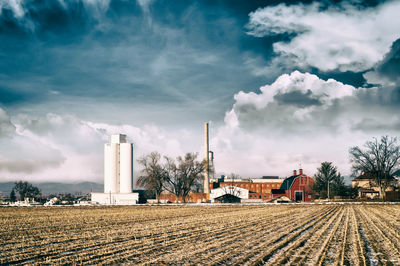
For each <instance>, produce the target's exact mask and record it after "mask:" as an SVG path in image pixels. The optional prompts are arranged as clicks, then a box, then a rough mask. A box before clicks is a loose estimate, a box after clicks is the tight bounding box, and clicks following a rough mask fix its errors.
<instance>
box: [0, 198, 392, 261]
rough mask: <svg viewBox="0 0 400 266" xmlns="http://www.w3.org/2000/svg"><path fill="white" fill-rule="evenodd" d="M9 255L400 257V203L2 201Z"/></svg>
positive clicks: (0, 249) (4, 254) (1, 232)
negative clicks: (93, 204) (25, 205)
mask: <svg viewBox="0 0 400 266" xmlns="http://www.w3.org/2000/svg"><path fill="white" fill-rule="evenodd" d="M0 241H1V242H0V254H1V256H0V264H30V265H31V264H43V263H52V264H65V263H68V264H97V263H104V264H112V263H114V264H116V263H124V264H189V265H190V264H201V265H203V264H205V265H208V264H240V265H242V264H244V265H260V264H273V265H277V264H306V265H309V264H313V265H314V264H318V265H320V264H324V265H330V264H335V265H337V264H340V265H343V264H345V265H376V264H381V263H382V264H394V265H400V205H383V204H381V205H378V204H327V205H251V206H246V205H220V206H216V205H210V206H204V205H203V206H191V205H183V206H129V207H32V208H11V207H7V208H1V209H0Z"/></svg>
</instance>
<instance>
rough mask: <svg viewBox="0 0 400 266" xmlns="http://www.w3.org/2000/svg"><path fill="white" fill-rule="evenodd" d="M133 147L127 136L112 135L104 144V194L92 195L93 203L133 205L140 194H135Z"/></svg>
mask: <svg viewBox="0 0 400 266" xmlns="http://www.w3.org/2000/svg"><path fill="white" fill-rule="evenodd" d="M132 191H133V145H132V143H128V142H126V135H122V134H117V135H111V141H110V143H106V144H104V193H91V196H92V202H95V203H99V204H102V205H133V204H137V203H138V201H139V193H133V192H132Z"/></svg>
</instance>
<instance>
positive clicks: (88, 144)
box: [0, 113, 200, 182]
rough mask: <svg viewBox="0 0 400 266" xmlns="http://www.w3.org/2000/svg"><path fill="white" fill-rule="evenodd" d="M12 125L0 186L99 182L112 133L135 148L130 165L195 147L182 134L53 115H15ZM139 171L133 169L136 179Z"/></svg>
mask: <svg viewBox="0 0 400 266" xmlns="http://www.w3.org/2000/svg"><path fill="white" fill-rule="evenodd" d="M5 115H6V114H5ZM7 117H8V116H7ZM12 120H13V123H14V125H15V128H16V133H15V136H14V137H12V138H8V139H6V138H3V139H1V140H0V141H1V146H2V150H1V151H0V179H1V180H14V179H21V178H22V179H27V180H33V181H43V180H47V181H51V180H53V181H54V180H57V181H61V182H73V181H82V180H91V181H97V182H102V180H103V147H104V143H106V142H108V141H109V138H110V135H111V134H117V133H124V134H127V136H128V139H129V140H130V141H132V142H133V143H134V150H135V152H134V154H135V159H137V158H138V157H140V156H142V155H144V154H148V153H150V152H152V151H159V152H160V153H162V154H163V155H168V156H174V157H175V156H178V155H183V154H184V153H185V152H192V151H196V150H199V148H198V145H199V142H196V141H192V139H193V136H192V133H191V132H190V131H187V130H178V131H175V132H169V131H165V130H163V129H161V128H160V127H157V126H155V125H145V126H143V127H141V128H139V127H134V126H131V125H110V124H105V123H94V122H90V121H84V120H81V119H79V118H77V117H76V116H72V115H58V114H54V113H48V114H47V115H46V116H43V117H34V116H31V115H27V114H19V115H17V116H15V117H12ZM176 136H179V138H177V137H176ZM199 139H200V138H199ZM190 142H191V143H192V144H188V145H187V144H186V145H184V146H183V143H190ZM139 170H140V169H139V167H138V166H137V165H136V164H135V168H134V171H135V176H137V174H138V172H139Z"/></svg>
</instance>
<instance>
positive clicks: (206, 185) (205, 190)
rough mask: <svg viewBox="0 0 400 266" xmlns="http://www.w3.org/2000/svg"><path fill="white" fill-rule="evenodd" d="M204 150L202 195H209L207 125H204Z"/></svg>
mask: <svg viewBox="0 0 400 266" xmlns="http://www.w3.org/2000/svg"><path fill="white" fill-rule="evenodd" d="M204 148H205V157H204V160H205V166H204V182H203V193H205V194H210V185H209V174H210V158H209V142H208V123H207V122H206V123H204Z"/></svg>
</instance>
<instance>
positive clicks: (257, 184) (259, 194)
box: [210, 176, 284, 201]
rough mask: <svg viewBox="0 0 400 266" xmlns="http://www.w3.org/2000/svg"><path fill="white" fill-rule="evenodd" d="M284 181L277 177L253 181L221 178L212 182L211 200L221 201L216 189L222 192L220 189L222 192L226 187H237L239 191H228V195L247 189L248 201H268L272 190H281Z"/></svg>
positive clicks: (266, 177) (252, 179)
mask: <svg viewBox="0 0 400 266" xmlns="http://www.w3.org/2000/svg"><path fill="white" fill-rule="evenodd" d="M283 180H284V179H282V178H279V177H277V176H264V177H262V178H251V179H244V178H240V179H239V178H236V179H232V178H225V177H224V176H221V178H218V179H212V180H210V189H211V194H212V196H211V195H210V199H211V200H212V201H215V200H217V201H218V200H219V199H217V197H216V196H217V195H219V193H216V192H214V190H216V189H218V190H217V191H219V190H221V189H219V188H222V190H224V188H225V187H231V188H232V187H235V188H237V189H234V190H232V189H229V190H227V194H229V192H230V191H231V192H233V194H235V193H236V191H241V190H239V189H246V190H247V191H248V193H246V195H248V197H247V199H252V200H257V199H258V200H259V201H267V200H270V199H271V198H272V193H271V190H272V189H279V188H280V187H281V184H282V182H283ZM225 190H226V189H225ZM230 194H232V193H230ZM242 194H243V193H242ZM242 199H244V198H242Z"/></svg>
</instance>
